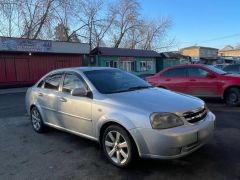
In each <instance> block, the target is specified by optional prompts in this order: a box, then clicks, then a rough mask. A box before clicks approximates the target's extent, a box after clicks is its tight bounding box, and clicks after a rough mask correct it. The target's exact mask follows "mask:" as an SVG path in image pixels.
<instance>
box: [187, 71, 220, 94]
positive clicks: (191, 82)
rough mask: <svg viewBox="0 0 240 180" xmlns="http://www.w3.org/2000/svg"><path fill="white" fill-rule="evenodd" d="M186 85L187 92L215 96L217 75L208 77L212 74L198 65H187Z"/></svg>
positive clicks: (217, 84) (217, 83)
mask: <svg viewBox="0 0 240 180" xmlns="http://www.w3.org/2000/svg"><path fill="white" fill-rule="evenodd" d="M187 70H188V82H187V87H188V91H189V94H191V95H194V96H202V97H217V96H218V88H219V82H218V78H217V77H214V75H213V77H209V76H208V74H212V72H209V71H207V70H205V69H203V68H200V67H188V68H187Z"/></svg>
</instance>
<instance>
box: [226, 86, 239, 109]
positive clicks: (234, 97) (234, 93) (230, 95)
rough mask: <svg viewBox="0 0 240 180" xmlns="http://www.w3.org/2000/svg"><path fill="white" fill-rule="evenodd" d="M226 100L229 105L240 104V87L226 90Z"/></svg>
mask: <svg viewBox="0 0 240 180" xmlns="http://www.w3.org/2000/svg"><path fill="white" fill-rule="evenodd" d="M225 101H226V103H227V105H229V106H239V105H240V89H239V88H231V89H229V90H228V91H227V92H226V95H225Z"/></svg>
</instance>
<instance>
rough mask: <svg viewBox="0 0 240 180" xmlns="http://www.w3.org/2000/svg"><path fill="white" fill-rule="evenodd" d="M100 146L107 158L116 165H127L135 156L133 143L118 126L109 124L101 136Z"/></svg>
mask: <svg viewBox="0 0 240 180" xmlns="http://www.w3.org/2000/svg"><path fill="white" fill-rule="evenodd" d="M101 141H102V148H103V151H104V154H105V156H106V157H107V159H108V160H109V161H110V162H111V163H112V164H113V165H115V166H117V167H121V168H124V167H128V166H130V165H131V164H132V162H133V160H134V157H135V152H136V150H135V144H134V142H133V140H132V139H131V137H130V135H129V134H128V132H127V131H126V130H125V129H123V128H122V127H120V126H117V125H112V126H109V127H108V128H107V129H106V130H105V132H104V134H103V136H102V140H101Z"/></svg>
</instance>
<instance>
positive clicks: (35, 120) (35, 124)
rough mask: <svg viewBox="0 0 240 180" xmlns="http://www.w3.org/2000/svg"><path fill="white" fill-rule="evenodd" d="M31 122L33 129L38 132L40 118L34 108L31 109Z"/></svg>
mask: <svg viewBox="0 0 240 180" xmlns="http://www.w3.org/2000/svg"><path fill="white" fill-rule="evenodd" d="M31 120H32V125H33V128H34V129H35V130H36V131H39V130H40V129H41V116H40V114H39V112H38V110H37V109H36V108H33V109H32V113H31Z"/></svg>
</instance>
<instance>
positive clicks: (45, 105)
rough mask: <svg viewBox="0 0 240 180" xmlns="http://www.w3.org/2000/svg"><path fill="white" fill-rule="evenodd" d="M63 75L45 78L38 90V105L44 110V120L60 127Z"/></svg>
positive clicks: (57, 74)
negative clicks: (59, 114)
mask: <svg viewBox="0 0 240 180" xmlns="http://www.w3.org/2000/svg"><path fill="white" fill-rule="evenodd" d="M62 75H63V73H56V74H51V75H49V76H47V77H46V78H45V80H44V81H43V83H42V84H41V83H40V85H41V88H39V89H38V92H37V95H38V103H39V105H40V107H41V108H42V112H43V114H42V115H43V116H44V117H43V118H44V120H45V121H46V122H47V123H51V124H54V125H59V121H58V114H57V109H58V99H59V93H60V92H59V86H60V83H61V80H62Z"/></svg>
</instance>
